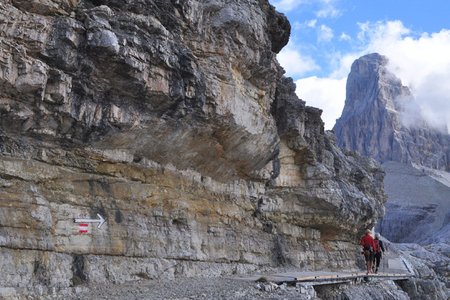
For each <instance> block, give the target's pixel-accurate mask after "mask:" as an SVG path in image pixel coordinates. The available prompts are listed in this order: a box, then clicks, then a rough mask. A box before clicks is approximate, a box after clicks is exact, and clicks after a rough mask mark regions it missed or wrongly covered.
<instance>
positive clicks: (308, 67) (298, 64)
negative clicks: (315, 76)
mask: <svg viewBox="0 0 450 300" xmlns="http://www.w3.org/2000/svg"><path fill="white" fill-rule="evenodd" d="M277 59H278V62H279V63H280V65H281V66H283V68H284V70H285V71H286V73H287V74H288V76H303V75H304V74H305V73H307V72H310V71H316V70H319V66H318V65H317V64H316V62H315V61H314V59H312V58H311V57H310V56H307V55H304V54H302V53H301V52H300V51H299V50H296V49H295V48H294V47H292V46H290V45H288V46H287V47H285V48H283V50H281V52H280V53H279V54H278V55H277Z"/></svg>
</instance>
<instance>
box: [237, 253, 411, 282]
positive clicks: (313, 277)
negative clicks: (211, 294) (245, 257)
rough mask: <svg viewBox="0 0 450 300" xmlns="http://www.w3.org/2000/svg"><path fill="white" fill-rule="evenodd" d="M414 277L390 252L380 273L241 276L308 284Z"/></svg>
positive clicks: (400, 259) (402, 261)
mask: <svg viewBox="0 0 450 300" xmlns="http://www.w3.org/2000/svg"><path fill="white" fill-rule="evenodd" d="M412 277H414V274H413V271H412V269H411V267H410V266H409V265H408V263H407V262H406V261H405V260H404V259H403V257H401V256H398V255H395V254H390V255H386V257H385V259H384V260H383V261H382V265H381V266H380V272H379V273H378V274H366V272H362V271H359V272H324V271H306V272H304V271H291V272H282V273H274V274H259V275H251V276H247V277H240V278H238V279H241V280H251V281H270V282H274V283H278V284H281V283H284V282H286V283H304V284H307V285H323V284H338V283H345V282H352V281H353V282H356V281H375V280H377V281H378V280H393V281H400V280H407V279H410V278H412Z"/></svg>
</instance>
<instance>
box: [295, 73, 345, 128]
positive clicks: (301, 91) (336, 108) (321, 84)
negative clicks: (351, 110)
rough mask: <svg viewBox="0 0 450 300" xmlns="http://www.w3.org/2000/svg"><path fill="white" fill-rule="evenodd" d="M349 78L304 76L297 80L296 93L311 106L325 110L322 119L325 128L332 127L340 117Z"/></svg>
mask: <svg viewBox="0 0 450 300" xmlns="http://www.w3.org/2000/svg"><path fill="white" fill-rule="evenodd" d="M346 81H347V78H341V79H333V78H318V77H316V76H312V77H307V78H303V79H300V80H297V81H296V84H297V90H296V93H297V95H298V96H299V98H301V99H303V100H305V101H306V104H307V105H309V106H314V107H318V108H320V109H322V110H323V113H322V120H323V121H324V122H325V128H326V129H331V128H333V126H334V123H335V122H336V119H337V118H339V117H340V115H341V112H342V108H343V106H342V105H341V102H342V99H345V83H346Z"/></svg>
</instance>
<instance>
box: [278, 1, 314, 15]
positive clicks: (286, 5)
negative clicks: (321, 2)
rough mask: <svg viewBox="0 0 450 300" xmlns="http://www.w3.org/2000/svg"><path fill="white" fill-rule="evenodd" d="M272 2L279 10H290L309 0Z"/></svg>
mask: <svg viewBox="0 0 450 300" xmlns="http://www.w3.org/2000/svg"><path fill="white" fill-rule="evenodd" d="M271 2H272V5H273V6H275V7H276V8H277V10H280V11H283V12H288V11H291V10H293V9H294V8H296V7H298V6H300V5H302V4H304V3H305V2H307V0H306V1H305V0H276V1H271Z"/></svg>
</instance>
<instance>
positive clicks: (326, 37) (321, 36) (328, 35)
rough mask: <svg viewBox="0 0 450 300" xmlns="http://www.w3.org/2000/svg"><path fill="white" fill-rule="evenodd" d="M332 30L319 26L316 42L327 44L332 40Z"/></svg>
mask: <svg viewBox="0 0 450 300" xmlns="http://www.w3.org/2000/svg"><path fill="white" fill-rule="evenodd" d="M333 36H334V34H333V30H332V29H331V28H330V27H328V26H327V25H323V24H322V25H320V27H319V30H318V33H317V41H318V42H329V41H331V40H332V39H333Z"/></svg>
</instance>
